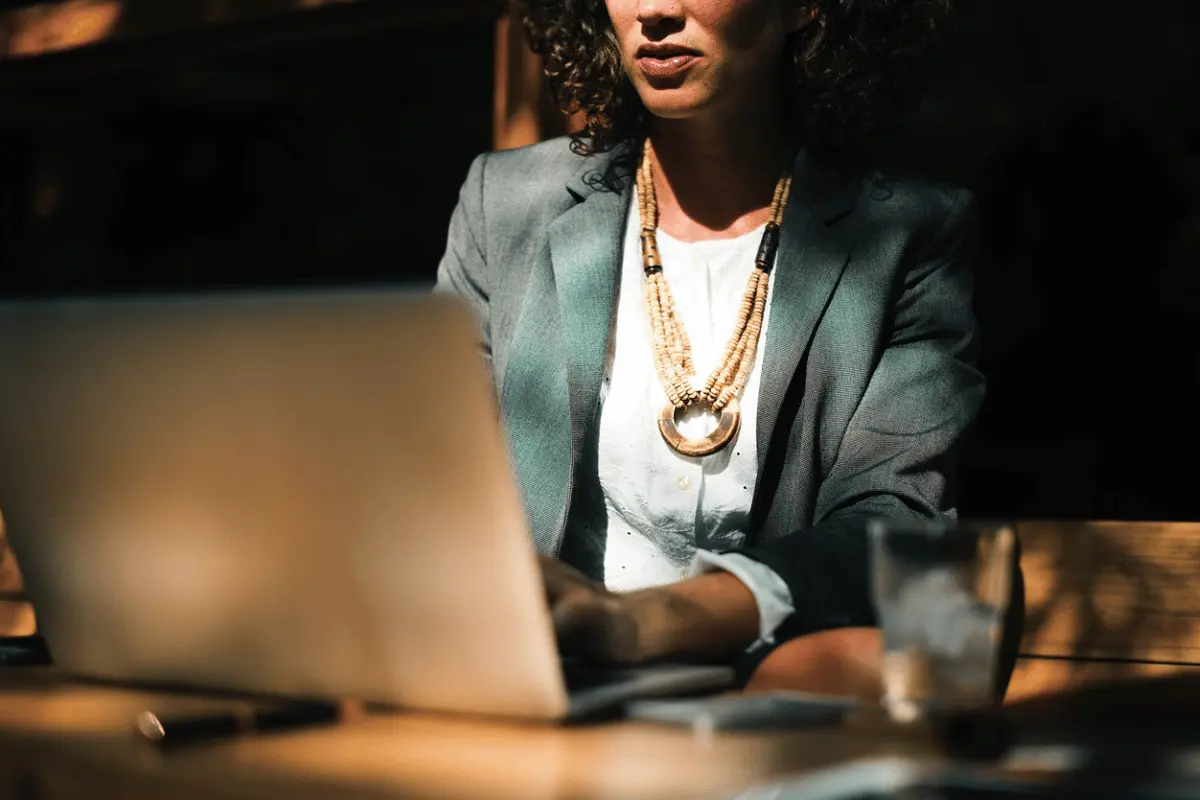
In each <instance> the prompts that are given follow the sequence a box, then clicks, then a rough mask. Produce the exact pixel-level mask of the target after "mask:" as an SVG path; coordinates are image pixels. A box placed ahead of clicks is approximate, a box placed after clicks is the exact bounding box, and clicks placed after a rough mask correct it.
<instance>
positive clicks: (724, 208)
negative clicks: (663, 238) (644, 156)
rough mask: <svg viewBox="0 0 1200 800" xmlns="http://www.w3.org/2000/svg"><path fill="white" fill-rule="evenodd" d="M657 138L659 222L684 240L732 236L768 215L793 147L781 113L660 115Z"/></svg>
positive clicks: (654, 132) (653, 140)
mask: <svg viewBox="0 0 1200 800" xmlns="http://www.w3.org/2000/svg"><path fill="white" fill-rule="evenodd" d="M762 107H767V108H773V107H774V106H773V104H767V105H765V106H762ZM650 142H651V144H652V145H653V147H654V161H653V165H654V192H655V195H656V199H657V201H658V208H659V227H660V228H662V229H663V230H665V231H666V232H667V233H668V234H670V235H671V236H673V237H675V238H678V239H682V240H684V241H698V240H701V239H717V238H731V237H735V236H740V235H742V234H744V233H747V232H749V231H751V230H753V229H754V228H756V227H758V226H759V225H762V224H763V223H765V222H766V221H767V217H768V216H769V214H770V204H771V196H772V194H773V193H774V190H775V184H776V183H777V182H778V180H779V176H780V174H781V172H782V171H783V169H784V168H785V160H786V158H787V156H788V153H789V150H788V142H787V136H786V134H785V132H784V127H783V125H782V123H781V121H780V120H779V119H778V118H777V117H771V116H766V115H761V114H760V115H758V118H757V119H756V118H754V117H753V116H749V115H746V114H739V115H730V118H729V119H726V120H711V119H697V118H691V119H683V120H676V119H657V120H655V121H654V123H653V125H652V127H651V131H650Z"/></svg>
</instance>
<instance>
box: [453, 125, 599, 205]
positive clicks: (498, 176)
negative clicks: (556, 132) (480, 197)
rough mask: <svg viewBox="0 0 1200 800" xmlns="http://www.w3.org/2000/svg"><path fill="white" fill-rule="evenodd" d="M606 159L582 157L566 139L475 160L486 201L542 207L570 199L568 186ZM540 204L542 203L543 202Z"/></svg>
mask: <svg viewBox="0 0 1200 800" xmlns="http://www.w3.org/2000/svg"><path fill="white" fill-rule="evenodd" d="M601 160H603V156H583V155H578V154H577V153H575V151H574V150H573V149H572V148H571V139H570V137H568V136H562V137H559V138H556V139H548V140H546V141H544V142H538V143H537V144H531V145H526V146H525V147H517V148H513V149H511V150H494V151H491V152H488V153H484V154H482V155H480V156H479V157H478V158H476V160H475V165H474V166H473V168H472V171H473V172H476V171H477V172H478V180H480V181H481V182H482V191H483V193H484V202H485V203H487V202H489V201H492V202H496V203H499V202H503V203H505V204H508V205H511V204H512V203H513V202H514V201H518V200H519V201H521V202H524V203H528V204H532V205H534V206H540V205H542V204H544V203H547V202H551V203H555V202H562V201H563V200H564V199H569V195H568V194H567V186H568V184H570V183H571V182H572V180H573V179H575V178H577V177H578V176H579V175H580V173H582V172H585V171H586V170H587V169H588V167H589V165H590V164H592V163H597V162H599V161H601ZM539 201H540V202H539Z"/></svg>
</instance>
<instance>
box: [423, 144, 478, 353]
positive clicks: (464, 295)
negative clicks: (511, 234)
mask: <svg viewBox="0 0 1200 800" xmlns="http://www.w3.org/2000/svg"><path fill="white" fill-rule="evenodd" d="M487 157H488V154H487V153H484V154H482V155H480V156H478V157H476V159H475V160H474V161H473V162H471V168H470V169H469V170H468V171H467V179H466V180H465V181H464V182H463V185H462V189H461V190H459V194H458V205H457V206H455V207H454V213H453V214H452V215H451V217H450V231H449V233H448V234H447V236H446V252H445V254H444V255H443V256H442V261H441V263H440V264H439V265H438V271H437V285H436V286H435V288H434V291H436V292H446V293H450V294H454V295H456V296H458V297H459V298H460V299H461V300H463V302H465V303H466V305H467V307H468V308H469V309H470V310H471V313H472V314H473V315H474V317H475V322H476V324H477V326H478V329H479V346H480V352H482V353H483V355H484V358H485V359H487V363H488V368H489V370H490V368H491V361H492V345H491V337H490V326H489V323H488V301H489V294H490V289H489V286H490V282H489V275H488V270H487V256H486V252H485V250H484V244H483V243H484V242H485V241H487V238H486V233H485V232H486V227H485V226H484V216H483V176H484V168H485V166H486V164H487Z"/></svg>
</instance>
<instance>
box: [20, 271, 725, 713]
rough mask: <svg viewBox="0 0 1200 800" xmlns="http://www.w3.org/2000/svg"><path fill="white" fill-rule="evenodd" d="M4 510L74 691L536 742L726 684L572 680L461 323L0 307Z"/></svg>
mask: <svg viewBox="0 0 1200 800" xmlns="http://www.w3.org/2000/svg"><path fill="white" fill-rule="evenodd" d="M0 509H2V511H3V515H4V521H5V523H6V525H7V528H8V534H9V537H10V539H11V543H12V546H13V548H14V550H15V552H16V555H17V558H18V560H19V562H20V564H21V568H22V570H23V572H24V575H25V582H26V589H27V592H28V595H29V597H30V599H31V600H32V602H33V604H34V607H35V609H36V611H37V616H38V624H39V633H41V634H42V635H43V636H44V637H45V639H46V641H47V643H48V644H49V647H50V650H51V652H52V653H53V656H54V659H55V662H56V663H57V664H58V665H59V666H60V667H62V668H63V669H65V670H67V671H68V672H70V673H74V674H78V675H81V676H89V677H93V678H100V679H108V680H115V681H121V682H135V683H146V684H154V685H166V686H186V687H199V688H213V689H220V690H229V691H236V692H249V693H255V694H263V695H272V696H284V697H286V696H292V697H304V698H326V697H328V698H343V697H344V698H357V699H363V700H367V701H375V702H381V703H386V704H391V705H395V706H399V707H404V708H412V709H426V710H436V711H447V712H463V713H469V714H482V715H495V716H503V717H513V718H522V719H540V720H563V719H572V718H583V717H589V716H592V715H595V714H601V713H604V712H605V711H607V710H612V709H616V708H618V707H619V706H621V705H622V704H623V703H625V702H626V701H628V700H632V699H636V698H642V697H648V696H661V695H682V694H692V693H702V692H708V691H717V690H720V689H723V688H727V687H729V686H730V685H731V683H732V680H733V674H732V670H731V669H728V668H725V667H708V666H688V665H675V666H671V665H662V666H656V667H648V668H644V669H633V670H604V669H586V668H585V669H583V670H580V671H579V678H578V680H579V681H581V685H578V686H577V685H575V682H574V681H575V680H576V679H575V678H573V677H572V676H571V675H568V674H566V673H567V672H574V671H572V670H564V668H563V664H562V662H561V661H560V658H559V656H558V653H557V650H556V646H555V638H554V632H553V627H552V624H551V621H550V617H549V613H548V609H547V607H546V600H545V592H544V589H543V587H542V584H541V577H540V571H539V567H538V564H537V559H536V555H535V552H534V549H533V545H532V540H531V538H530V536H529V532H528V528H527V522H526V517H525V514H524V510H523V508H522V505H521V501H520V498H519V494H518V491H517V488H516V482H515V480H514V476H513V474H512V470H511V465H510V461H509V458H508V451H507V448H506V445H505V442H504V438H503V435H502V431H501V428H500V425H499V422H498V415H497V412H496V409H495V402H494V394H493V390H492V387H491V383H490V381H489V379H488V376H487V374H486V369H485V366H484V363H483V360H482V359H481V357H480V355H479V351H478V346H477V339H476V335H475V327H474V323H473V321H472V320H471V318H470V316H469V314H468V312H467V311H466V310H465V309H464V308H463V307H462V306H461V305H460V303H459V302H458V301H457V300H455V299H454V298H450V297H444V296H436V295H430V294H428V293H427V292H414V291H406V290H403V289H400V290H395V289H388V290H376V291H343V292H328V291H326V292H296V293H280V294H273V295H265V294H248V295H226V296H207V297H153V298H101V299H74V300H58V301H46V300H38V301H21V302H9V303H3V304H0Z"/></svg>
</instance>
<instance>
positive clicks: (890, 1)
mask: <svg viewBox="0 0 1200 800" xmlns="http://www.w3.org/2000/svg"><path fill="white" fill-rule="evenodd" d="M514 4H515V10H516V12H517V14H519V15H520V18H521V20H522V22H523V23H524V27H525V34H526V36H527V38H528V40H529V44H530V47H531V48H532V50H533V52H535V53H537V54H538V55H540V56H542V58H543V60H544V65H545V73H546V76H547V78H548V79H549V83H550V91H551V95H552V96H553V98H554V101H555V103H556V104H557V105H558V107H559V108H560V110H562V111H563V112H564V113H575V112H582V113H583V115H584V117H585V119H586V122H585V124H584V126H583V129H582V130H580V131H578V132H577V133H576V134H574V142H573V143H572V145H573V147H574V149H575V151H576V152H578V153H581V154H585V155H586V154H591V153H598V152H604V151H606V150H609V149H611V148H613V147H614V146H616V145H618V144H621V143H625V142H631V141H638V140H640V139H641V137H642V136H644V134H645V128H646V124H647V120H648V114H647V112H646V109H645V107H644V106H643V105H642V102H641V99H640V98H639V97H638V95H637V92H636V90H635V89H634V87H633V84H632V83H631V82H630V80H629V78H628V77H627V76H626V75H625V71H624V68H623V67H622V64H621V50H620V45H619V43H618V42H617V40H616V37H615V35H614V34H613V29H612V23H611V21H610V20H609V17H608V9H607V6H606V4H605V2H604V0H514ZM950 5H951V0H812V3H811V7H812V8H813V9H814V10H815V12H816V18H815V20H814V22H813V23H812V24H810V25H808V26H806V27H805V28H803V29H802V30H800V31H798V32H797V33H794V34H792V35H791V36H790V37H789V38H788V40H787V42H786V45H785V48H784V58H783V63H782V64H781V65H780V70H779V79H780V83H781V85H782V89H783V97H784V98H785V100H784V102H785V103H786V106H787V108H786V111H787V118H788V120H789V124H790V126H791V128H792V130H793V134H794V135H795V137H796V138H797V139H798V140H799V141H800V142H802V143H803V144H804V145H805V146H808V147H811V148H815V149H818V150H821V151H824V152H826V153H828V154H831V155H835V156H837V157H839V158H846V157H849V155H850V154H852V153H854V152H857V150H858V146H859V145H860V144H861V142H862V140H863V138H864V137H865V135H866V134H867V133H868V132H869V131H870V130H872V129H873V128H875V127H876V126H877V125H878V124H879V123H880V122H881V121H883V120H885V119H887V118H890V117H892V116H893V115H895V114H897V113H899V112H902V111H904V110H906V109H907V108H908V107H909V106H910V105H911V103H913V101H915V99H916V93H915V91H914V90H915V88H916V82H915V81H914V80H913V79H914V78H915V77H916V70H917V67H918V64H919V61H920V57H921V55H922V54H923V53H924V52H925V50H926V49H927V47H928V45H929V44H930V43H931V42H932V40H933V38H934V36H935V34H936V33H937V31H938V29H939V28H940V27H941V23H942V21H943V19H944V18H945V16H946V15H947V13H948V12H949V10H950Z"/></svg>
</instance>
